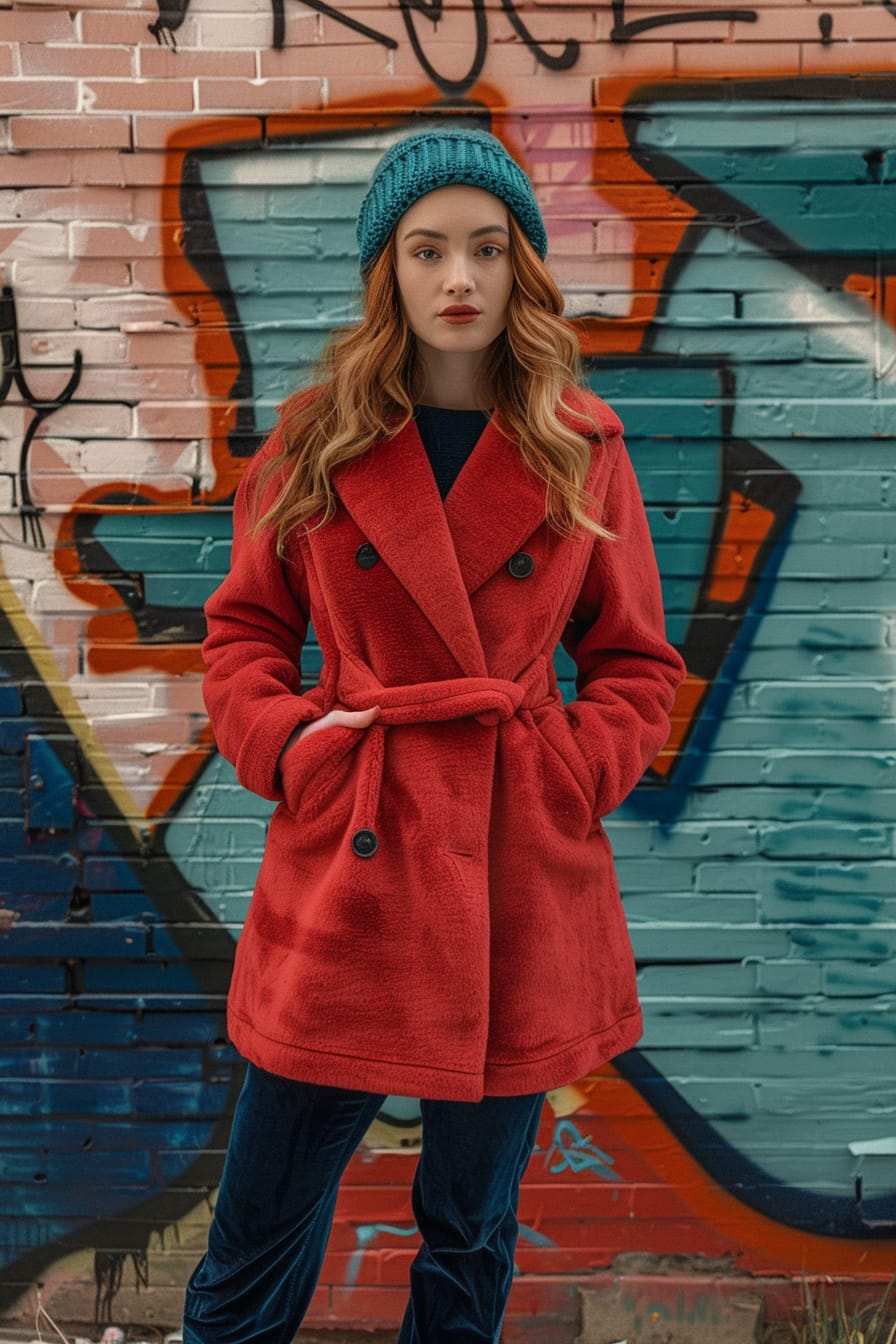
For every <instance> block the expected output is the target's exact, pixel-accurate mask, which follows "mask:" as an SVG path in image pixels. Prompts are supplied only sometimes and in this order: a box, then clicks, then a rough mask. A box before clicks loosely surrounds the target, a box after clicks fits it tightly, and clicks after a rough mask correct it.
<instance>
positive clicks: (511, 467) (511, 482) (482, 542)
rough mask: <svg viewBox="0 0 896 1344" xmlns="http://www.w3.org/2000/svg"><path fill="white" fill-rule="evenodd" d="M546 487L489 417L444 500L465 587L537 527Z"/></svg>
mask: <svg viewBox="0 0 896 1344" xmlns="http://www.w3.org/2000/svg"><path fill="white" fill-rule="evenodd" d="M545 496H546V487H545V484H544V482H543V481H540V480H539V479H538V477H536V476H534V475H533V474H532V472H531V471H529V469H528V467H527V466H526V464H525V463H524V462H523V459H522V457H521V456H520V451H519V448H518V447H517V445H516V444H515V443H514V442H513V440H512V439H510V438H508V437H507V436H506V435H505V434H504V433H502V431H501V429H500V427H499V424H498V421H497V417H496V416H494V415H493V416H492V418H491V420H489V422H488V424H487V425H486V427H485V429H484V430H483V432H482V437H481V438H480V440H479V442H478V443H477V444H476V447H475V448H474V449H473V451H472V453H471V454H470V456H469V457H468V458H467V460H466V462H465V463H464V465H463V468H462V470H461V472H460V475H459V476H458V478H457V480H456V481H455V482H454V485H453V486H452V487H451V490H450V491H449V493H448V497H447V499H446V500H445V514H446V517H447V520H448V528H449V531H450V533H451V536H452V537H453V539H454V548H455V551H456V553H457V558H458V562H459V564H460V570H461V574H462V576H463V581H464V585H465V587H466V590H467V592H468V593H473V592H475V591H476V589H477V588H479V587H480V585H481V584H483V583H485V581H486V579H488V578H490V577H491V575H492V574H494V573H495V572H496V570H498V569H500V568H501V566H502V565H503V564H506V562H507V561H508V560H509V558H510V557H511V556H512V555H513V554H514V552H515V551H518V550H520V549H521V548H522V545H523V543H524V542H525V541H526V539H527V538H528V537H531V535H532V533H533V532H535V531H537V529H538V528H539V527H540V526H541V524H542V523H543V522H544V519H545Z"/></svg>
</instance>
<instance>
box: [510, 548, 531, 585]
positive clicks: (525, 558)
mask: <svg viewBox="0 0 896 1344" xmlns="http://www.w3.org/2000/svg"><path fill="white" fill-rule="evenodd" d="M507 568H508V569H509V570H510V573H511V574H512V575H513V577H514V578H515V579H528V577H529V575H530V574H531V573H532V571H533V569H534V568H535V561H534V560H533V559H532V557H531V555H529V553H528V552H527V551H517V553H516V555H512V556H511V557H510V559H509V560H508V561H507Z"/></svg>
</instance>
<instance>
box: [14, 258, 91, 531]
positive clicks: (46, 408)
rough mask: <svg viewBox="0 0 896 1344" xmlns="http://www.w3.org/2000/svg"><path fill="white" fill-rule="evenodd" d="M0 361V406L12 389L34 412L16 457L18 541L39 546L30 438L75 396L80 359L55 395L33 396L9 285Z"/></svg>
mask: <svg viewBox="0 0 896 1344" xmlns="http://www.w3.org/2000/svg"><path fill="white" fill-rule="evenodd" d="M0 359H2V370H0V405H2V404H3V403H4V402H5V401H6V398H7V397H8V396H9V393H10V390H11V389H12V387H13V386H15V387H16V388H18V391H19V394H20V396H21V397H22V400H23V401H24V402H25V404H26V406H28V408H29V410H31V411H33V412H34V415H33V418H32V420H31V422H30V424H29V425H28V428H27V429H26V431H25V437H24V438H23V440H22V448H21V452H20V454H19V472H18V486H19V493H20V499H21V503H20V505H19V512H20V514H21V519H22V541H23V542H30V544H31V545H32V546H41V547H42V546H44V544H45V543H44V535H43V528H42V527H41V522H40V515H41V513H42V512H43V510H42V509H40V508H38V507H37V505H36V504H35V503H34V500H33V499H32V497H31V486H30V484H29V481H28V456H29V453H30V451H31V444H32V442H33V440H34V436H35V435H36V433H37V431H38V429H39V428H40V426H41V424H42V422H43V421H44V420H45V419H46V418H47V416H48V415H52V414H53V412H54V411H58V410H59V408H60V406H65V405H66V404H67V403H68V402H70V401H71V399H72V397H73V396H74V395H75V390H76V389H77V386H78V384H79V383H80V381H81V366H82V364H83V357H82V355H81V351H80V350H75V352H74V355H73V357H72V365H73V367H72V372H71V376H70V377H69V380H68V382H67V383H66V385H65V387H64V388H63V389H62V391H61V392H60V393H59V394H58V396H55V397H50V398H48V399H44V398H41V397H37V396H35V394H34V393H33V392H32V390H31V388H30V387H29V386H28V380H27V379H26V377H25V374H24V372H23V371H22V360H21V355H20V353H19V324H18V318H17V316H16V300H15V295H14V294H13V291H12V286H11V285H4V286H3V290H2V293H0Z"/></svg>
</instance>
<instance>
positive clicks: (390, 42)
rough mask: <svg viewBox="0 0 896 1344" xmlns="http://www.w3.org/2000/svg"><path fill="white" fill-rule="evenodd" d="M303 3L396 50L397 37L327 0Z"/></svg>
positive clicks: (373, 40)
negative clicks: (341, 10) (330, 3)
mask: <svg viewBox="0 0 896 1344" xmlns="http://www.w3.org/2000/svg"><path fill="white" fill-rule="evenodd" d="M302 4H303V5H307V6H308V8H309V9H313V10H316V12H317V13H318V14H325V15H326V17H327V18H328V19H333V20H334V21H335V22H336V23H341V24H342V25H343V27H344V28H351V30H352V32H354V33H360V34H361V36H362V37H369V38H370V40H371V42H378V43H379V44H380V46H381V47H388V48H389V50H390V51H394V50H395V48H396V47H397V46H398V43H397V42H396V41H395V38H394V37H390V36H389V35H388V33H381V32H380V31H379V29H378V28H371V27H369V25H368V24H366V23H362V22H361V20H360V19H353V18H351V16H350V15H348V14H343V13H341V12H340V10H338V9H335V8H334V6H333V5H328V4H327V3H326V0H302Z"/></svg>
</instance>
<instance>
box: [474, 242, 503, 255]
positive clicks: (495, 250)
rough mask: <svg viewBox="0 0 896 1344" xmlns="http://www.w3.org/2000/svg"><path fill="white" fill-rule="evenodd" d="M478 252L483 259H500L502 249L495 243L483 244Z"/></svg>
mask: <svg viewBox="0 0 896 1344" xmlns="http://www.w3.org/2000/svg"><path fill="white" fill-rule="evenodd" d="M479 251H480V253H481V255H482V256H483V257H500V255H501V251H502V249H501V248H500V247H499V246H498V244H497V243H485V244H484V245H483V246H482V247H480V249H479Z"/></svg>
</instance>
